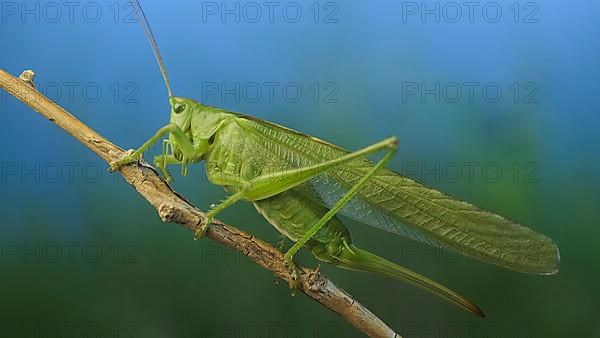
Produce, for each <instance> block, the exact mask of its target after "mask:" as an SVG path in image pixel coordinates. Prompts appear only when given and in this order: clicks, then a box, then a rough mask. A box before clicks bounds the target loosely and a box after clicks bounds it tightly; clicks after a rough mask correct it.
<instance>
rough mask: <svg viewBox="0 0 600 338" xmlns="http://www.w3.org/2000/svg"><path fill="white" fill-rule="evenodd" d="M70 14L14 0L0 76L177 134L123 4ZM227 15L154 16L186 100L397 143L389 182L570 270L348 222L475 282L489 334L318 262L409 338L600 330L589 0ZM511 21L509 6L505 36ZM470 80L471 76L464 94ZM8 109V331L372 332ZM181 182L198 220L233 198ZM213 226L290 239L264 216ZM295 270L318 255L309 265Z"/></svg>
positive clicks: (389, 253) (177, 6) (132, 123)
mask: <svg viewBox="0 0 600 338" xmlns="http://www.w3.org/2000/svg"><path fill="white" fill-rule="evenodd" d="M75 4H76V6H75V7H74V9H73V15H72V16H71V17H69V10H68V8H69V7H68V6H67V5H66V4H65V2H34V1H27V2H9V1H3V2H2V4H1V5H2V12H1V13H0V15H1V18H0V20H1V22H0V46H1V52H0V67H2V68H3V69H5V70H6V71H8V72H10V73H12V74H15V75H17V74H19V73H20V72H21V71H22V70H24V69H33V70H35V72H36V73H37V74H38V76H37V79H36V81H37V84H38V88H40V89H41V90H42V91H44V92H45V93H46V94H47V95H48V96H50V97H51V98H53V99H55V100H56V101H57V102H58V103H59V104H61V105H62V106H63V107H65V108H66V109H67V110H68V111H70V112H72V113H73V114H75V115H76V116H77V117H79V118H80V119H81V120H83V121H84V122H86V123H87V124H89V125H90V126H92V127H93V128H94V129H96V130H97V131H98V132H100V133H101V134H102V135H104V136H105V137H107V138H109V139H110V140H112V141H114V142H115V143H116V144H118V145H120V146H122V147H124V148H134V147H137V146H138V145H140V144H141V143H142V142H144V141H145V140H146V139H147V138H148V137H149V136H151V135H152V134H153V133H154V132H155V131H156V130H157V129H158V128H159V127H161V126H162V125H164V124H166V123H167V122H168V112H169V106H168V101H167V94H166V90H165V87H164V84H163V82H162V79H161V76H160V72H159V70H158V67H157V66H156V63H155V60H154V58H153V56H152V52H151V50H150V48H149V46H148V43H147V41H146V39H145V37H144V34H143V32H142V29H141V28H140V27H139V25H138V24H137V23H136V21H135V18H134V17H133V19H132V17H131V13H132V8H131V7H128V5H127V3H126V2H125V1H120V2H106V3H104V2H85V1H84V2H76V3H75ZM223 4H224V3H223V2H220V1H218V2H196V1H176V2H163V1H144V2H143V5H144V8H145V12H146V14H147V16H148V17H149V20H150V23H151V25H152V28H153V30H154V33H155V35H156V38H157V41H158V43H159V46H160V49H161V51H162V53H163V57H164V60H165V64H166V67H167V70H168V73H169V76H170V80H171V83H172V86H173V91H174V94H175V95H178V96H186V97H190V98H195V99H197V100H199V101H203V102H204V103H206V104H211V105H216V106H220V107H223V108H226V109H230V110H233V111H239V112H244V113H247V114H251V115H254V116H257V117H259V118H262V119H267V120H271V121H274V122H277V123H280V124H284V125H286V126H289V127H292V128H294V129H297V130H301V131H303V132H306V133H309V134H313V135H315V136H317V137H320V138H323V139H326V140H328V141H331V142H334V143H336V144H338V145H340V146H342V147H344V148H347V149H358V148H360V147H363V146H366V145H368V144H370V143H373V142H376V141H378V140H380V139H382V138H384V137H388V136H391V135H396V136H398V138H399V140H400V146H399V152H398V155H397V156H396V157H395V159H394V160H393V161H392V162H391V164H390V167H391V168H393V169H395V170H397V171H399V172H401V173H403V174H405V175H406V176H410V177H412V178H414V179H417V180H419V181H422V182H424V183H426V184H428V185H430V186H432V187H435V188H437V189H440V190H442V191H444V192H446V193H448V194H451V195H454V196H457V197H459V198H461V199H464V200H467V201H470V202H472V203H474V204H476V205H478V206H481V207H483V208H486V209H489V210H493V211H494V212H497V213H500V214H502V215H505V216H506V217H509V218H511V219H514V220H517V221H519V222H520V223H523V224H527V225H529V226H530V227H532V228H534V229H536V230H537V231H540V232H542V233H544V234H547V235H548V236H550V237H552V238H553V239H554V240H555V241H556V242H557V243H558V245H559V247H560V250H561V254H562V264H561V270H560V272H559V274H558V275H556V276H549V277H539V276H531V275H524V274H519V273H517V272H512V271H507V270H503V269H501V268H498V267H495V266H491V265H486V264H484V263H481V262H478V261H473V260H470V259H466V258H460V257H458V256H456V255H453V254H447V253H445V252H441V251H438V250H432V249H430V248H428V247H426V246H423V245H420V244H417V243H414V242H410V241H408V240H405V239H402V238H399V237H397V236H389V235H388V234H386V233H383V232H381V231H378V230H375V229H370V228H368V227H365V226H363V225H361V224H358V223H355V222H350V221H348V222H347V223H348V225H349V227H350V229H351V231H352V234H353V238H355V241H356V242H357V243H358V244H360V246H361V247H364V248H369V249H371V250H373V251H374V252H376V253H378V254H380V255H382V256H385V257H387V258H389V259H391V260H393V261H396V262H399V263H401V264H403V265H405V266H408V267H410V268H413V269H415V270H416V271H419V272H421V273H423V274H426V275H428V276H430V277H432V278H434V279H435V280H438V281H441V282H443V283H444V284H445V285H448V286H450V287H451V288H453V289H456V290H458V291H460V292H461V293H463V294H465V295H466V296H468V297H469V298H471V299H473V300H475V301H476V303H477V304H479V305H480V306H481V307H482V308H483V309H484V310H485V311H486V313H487V315H488V318H486V319H485V320H481V319H478V318H475V317H473V316H471V315H470V314H468V313H465V312H463V311H461V310H460V309H457V308H455V307H453V306H452V305H450V304H447V303H445V302H443V301H441V300H439V299H438V298H436V297H433V296H431V295H429V294H427V293H425V292H423V291H421V290H418V289H415V288H413V287H411V286H408V285H404V284H401V283H397V282H395V281H391V280H387V279H385V278H382V277H378V276H374V275H369V274H362V273H356V272H349V271H341V270H339V269H336V268H334V267H332V266H326V265H324V266H322V269H323V270H324V271H325V272H326V274H327V276H329V277H330V278H331V279H333V280H334V281H335V282H336V283H337V284H339V285H340V286H342V287H343V288H345V289H346V290H348V291H350V292H351V293H352V294H353V295H355V296H356V297H357V298H358V299H359V300H361V301H362V302H363V303H364V304H366V305H367V306H368V307H369V308H370V309H372V310H373V311H374V312H375V313H377V314H378V315H380V317H381V318H382V319H384V320H385V321H386V322H387V323H388V324H389V325H390V326H392V327H393V328H395V329H396V330H397V331H399V332H400V333H403V334H404V335H405V336H407V337H426V336H427V337H431V336H435V337H476V336H477V337H479V336H484V337H565V336H572V337H577V336H579V337H592V336H597V335H599V334H600V326H599V324H598V322H597V319H596V315H597V311H598V302H599V301H600V292H599V291H598V288H597V285H599V283H600V273H599V272H598V271H599V270H598V268H597V267H598V265H597V262H596V260H597V256H598V250H597V247H598V245H599V244H600V236H599V232H598V230H597V226H598V224H599V223H598V221H599V217H598V209H597V207H598V201H599V197H600V196H599V195H600V193H599V192H598V189H597V188H598V183H599V179H598V175H597V172H598V169H600V160H599V157H598V154H599V150H600V149H599V148H600V146H599V144H600V142H599V141H600V138H599V136H598V135H599V134H598V133H597V128H598V122H599V121H600V120H599V114H598V113H599V111H598V92H599V89H600V85H599V82H598V76H599V75H600V67H599V65H598V59H599V56H600V42H599V40H598V28H599V27H598V22H599V21H598V20H599V19H600V18H599V14H598V13H600V5H599V4H598V3H597V2H593V1H578V2H563V1H555V0H550V1H544V2H517V7H518V8H519V14H518V16H515V15H516V14H515V13H516V7H511V6H514V4H513V3H512V2H481V3H480V6H478V7H476V8H475V11H474V14H473V16H472V19H473V20H471V18H469V13H468V7H465V5H464V3H461V2H459V3H451V2H438V3H437V4H439V6H440V7H439V12H438V13H439V18H436V17H435V15H434V14H427V15H425V16H424V17H423V16H421V14H422V11H421V8H419V7H418V6H421V4H422V3H421V2H401V1H387V0H386V1H383V0H382V1H375V2H368V1H343V2H326V1H322V2H318V3H317V7H318V8H319V13H318V15H317V14H316V12H315V8H316V7H311V6H314V3H313V2H306V3H305V2H278V3H277V4H278V5H277V6H276V7H275V10H274V13H273V16H272V17H269V13H268V7H267V5H265V2H253V3H248V2H243V3H237V4H238V5H239V12H238V13H239V20H238V19H236V17H235V15H233V14H227V15H225V17H222V16H221V14H222V13H223V11H222V8H221V7H220V6H223ZM414 4H416V5H417V11H418V12H417V13H416V14H410V13H411V12H407V11H408V10H412V9H414V7H413V5H414ZM454 4H458V5H459V7H461V9H462V13H461V14H460V15H458V14H457V13H456V12H455V9H456V6H454ZM215 5H216V6H217V7H214V6H215ZM15 6H16V7H15ZM22 6H28V7H27V8H29V9H33V11H34V13H37V14H25V9H27V8H24V7H22ZM36 6H38V7H36ZM224 6H227V8H229V9H231V8H234V9H235V6H236V3H235V2H232V1H230V2H226V3H225V5H224ZM286 6H287V7H286ZM426 6H427V7H428V8H429V9H431V8H435V7H434V6H435V3H433V2H428V3H427V5H426ZM257 7H258V8H261V10H262V13H261V14H260V15H259V14H257V12H256V11H255V10H256V8H257ZM298 7H299V8H301V10H302V14H301V15H300V16H298V17H297V19H298V21H297V22H291V21H294V19H295V18H296V15H295V13H294V9H295V8H298ZM484 7H485V8H487V11H486V12H485V13H482V9H483V8H484ZM36 8H37V9H36ZM283 8H288V11H287V12H285V13H284V12H282V11H283ZM496 8H500V9H501V10H502V13H501V15H499V16H498V17H497V19H498V21H497V22H490V21H495V20H494V19H495V18H496V14H494V10H495V9H496ZM57 9H58V10H59V11H57ZM84 9H85V10H84ZM97 9H100V11H101V12H97ZM117 9H118V10H117ZM210 10H215V11H216V13H215V14H211V13H212V12H210ZM286 13H287V14H286ZM59 14H60V16H59ZM36 15H37V17H36ZM257 15H258V16H257ZM457 15H458V16H457ZM454 19H457V20H454ZM236 21H239V22H236ZM251 21H257V22H251ZM315 21H316V22H315ZM436 21H439V22H436ZM451 21H457V22H451ZM471 21H473V22H471ZM515 21H516V22H515ZM270 82H274V83H275V84H274V85H273V86H275V90H274V94H273V99H272V100H271V99H270V98H269V97H268V87H267V85H265V83H270ZM465 82H475V83H477V85H476V87H475V90H474V92H473V93H474V95H473V97H472V99H470V98H469V97H468V94H469V93H468V87H466V86H465V85H464V83H465ZM515 84H517V86H518V88H519V89H518V90H517V89H516V88H517V87H515ZM415 85H416V87H415ZM436 85H439V88H440V89H439V90H436V89H435V88H436ZM486 85H487V87H490V86H491V87H490V88H492V89H490V90H489V91H486V92H485V93H484V92H483V91H482V88H483V87H484V86H486ZM221 86H224V87H225V88H228V89H230V90H231V89H232V90H233V92H237V94H238V96H239V97H238V98H236V97H235V95H234V94H231V93H230V94H225V92H224V91H223V90H222V89H223V88H221ZM236 86H239V88H240V89H239V90H236V89H235V88H236ZM315 86H316V87H315ZM421 86H425V87H424V88H421ZM70 87H72V88H74V89H73V92H72V94H73V95H72V96H71V97H69V94H70V92H69V88H70ZM284 87H286V88H288V89H289V88H292V89H291V90H290V91H287V92H285V93H284V92H283V91H282V89H283V88H284ZM457 87H458V88H461V93H462V96H461V97H460V98H458V99H456V100H454V98H455V92H453V91H452V90H455V89H456V88H457ZM98 88H99V89H100V91H101V93H100V94H98V95H97V91H96V90H97V89H98ZM215 88H218V89H217V90H216V93H215V92H214V91H211V90H214V89H215ZM256 88H261V96H260V97H259V98H258V99H255V98H256V92H255V91H253V90H256ZM296 88H300V89H301V90H302V94H301V95H300V96H299V97H298V100H297V101H296V100H295V95H294V93H295V92H294V90H293V89H296ZM315 88H319V93H318V95H317V94H316V89H315ZM415 88H418V92H416V93H414V94H413V93H412V92H410V89H415ZM444 88H445V89H444ZM496 88H500V89H501V91H502V93H501V95H500V96H499V97H498V102H492V101H494V98H496V96H497V95H495V92H494V89H496ZM421 89H433V93H429V94H425V95H424V96H422V95H421V94H423V91H422V90H421ZM515 93H518V94H519V96H518V97H517V98H515ZM328 94H331V95H332V96H327V95H328ZM1 95H2V96H1V97H0V110H1V111H2V121H3V123H2V127H0V131H1V132H0V144H2V150H1V151H0V163H1V164H2V167H1V168H0V179H1V181H0V187H1V191H0V201H1V203H0V213H1V215H2V222H1V226H0V238H1V240H0V242H1V243H2V257H1V258H2V260H1V262H0V269H1V271H2V273H1V275H2V278H1V279H0V285H1V288H2V290H3V291H2V300H1V301H0V304H1V305H0V320H1V321H2V328H6V327H12V328H13V329H14V327H15V325H16V327H17V329H16V330H21V331H22V330H24V329H25V328H29V329H31V327H33V328H34V329H33V330H38V331H39V332H41V331H42V330H43V329H49V328H50V327H51V326H52V325H51V324H52V323H54V324H57V325H58V326H59V327H60V330H61V332H62V333H63V334H65V332H67V331H66V330H67V329H66V327H67V326H68V325H67V324H66V323H71V322H73V323H77V327H79V330H80V331H81V330H83V328H89V327H94V328H97V327H100V328H101V330H102V331H101V332H102V333H103V335H102V336H113V337H115V336H119V337H129V336H137V337H172V336H179V337H186V336H193V335H195V336H205V337H221V336H225V333H227V332H229V336H235V337H269V335H268V334H269V330H268V328H269V327H274V328H275V329H274V331H273V332H275V334H274V335H272V336H274V337H295V336H298V335H294V333H295V332H297V331H298V330H299V331H298V332H300V333H301V335H300V336H302V337H330V336H337V337H353V336H360V333H359V332H358V331H356V330H355V329H354V328H352V327H350V326H349V325H348V324H347V323H345V322H344V321H342V320H340V319H339V318H338V317H337V316H336V315H335V314H332V313H330V312H329V311H328V310H326V309H324V308H323V307H321V306H319V305H317V304H315V303H314V302H312V301H311V300H310V299H309V298H307V297H305V296H303V295H298V296H296V297H291V296H290V291H289V290H288V289H287V286H286V285H284V284H283V283H282V284H280V285H274V284H273V276H272V275H270V274H269V273H268V272H266V271H264V270H262V269H260V268H259V267H257V266H256V265H254V264H252V263H250V262H249V261H248V260H247V259H246V258H244V257H242V256H240V255H239V254H236V253H233V252H231V251H229V250H228V249H223V248H221V247H219V246H217V245H216V244H213V243H210V242H209V241H201V242H194V241H193V240H192V235H191V234H190V233H189V232H187V231H184V230H183V229H181V228H179V227H177V226H173V225H164V224H162V223H161V222H160V220H159V219H158V217H156V215H155V212H154V210H153V209H152V208H151V207H150V206H148V205H147V204H146V203H145V202H144V201H143V200H142V199H141V198H140V197H139V196H138V195H137V194H136V193H135V192H134V191H133V190H132V189H131V188H130V187H128V186H127V185H126V184H125V183H124V182H123V181H122V180H121V179H119V178H118V177H116V176H114V175H110V174H108V173H107V172H105V168H106V165H105V164H104V163H102V162H101V161H100V160H99V159H98V158H97V157H95V156H94V155H93V154H91V153H90V152H89V151H88V150H87V149H86V148H85V147H83V146H82V145H81V144H79V143H77V142H76V141H74V140H73V139H72V138H71V137H69V136H68V135H66V134H65V133H64V132H63V131H61V130H59V129H58V128H56V127H54V126H52V125H51V124H49V123H48V121H46V120H44V119H43V118H41V117H40V116H38V115H37V114H34V113H32V111H31V110H30V109H29V108H28V107H27V106H25V105H24V104H22V103H20V102H18V101H17V100H16V99H14V98H12V97H10V96H9V95H8V94H6V93H5V92H2V93H1ZM223 95H224V97H222V96H223ZM436 95H437V96H438V97H439V98H436ZM315 101H316V102H315ZM154 151H155V152H156V151H158V150H157V149H154ZM469 163H470V164H469ZM469 166H474V168H475V169H474V171H473V173H472V175H471V174H469V172H468V168H469ZM69 168H72V170H71V171H70V169H69ZM457 168H458V171H457ZM498 168H499V169H500V170H501V172H498ZM176 171H177V170H174V172H176ZM174 187H175V188H176V189H177V190H178V191H180V192H181V193H183V194H184V195H185V196H187V197H188V198H189V199H191V200H192V201H194V203H195V204H196V205H198V206H199V207H200V208H202V209H206V208H207V207H208V206H209V205H210V204H211V203H213V202H216V201H218V200H219V199H221V198H223V197H224V196H225V193H224V192H223V190H222V189H221V188H219V187H214V186H210V185H209V184H208V183H207V182H206V179H205V176H204V174H203V166H202V165H196V166H195V167H193V169H192V170H191V172H190V175H189V176H188V177H180V175H175V182H174ZM221 218H222V219H223V220H225V221H227V222H229V223H231V224H234V225H237V226H239V227H240V228H242V229H244V230H246V231H248V232H250V233H252V234H255V235H256V236H258V237H260V238H263V239H265V240H268V241H270V242H273V243H274V242H276V241H277V233H276V232H275V231H274V230H273V229H272V228H271V227H270V226H269V225H268V224H267V223H266V221H264V220H263V219H262V218H261V217H260V216H259V215H258V214H257V213H256V212H255V211H254V210H253V208H252V207H251V206H250V205H248V204H239V205H236V207H235V208H231V209H229V210H227V211H226V212H224V213H223V214H222V216H221ZM68 243H72V244H68ZM73 243H74V244H73ZM69 245H72V247H74V249H73V250H74V251H73V252H74V258H73V259H69V258H68V257H67V248H68V247H69ZM90 248H91V249H90ZM52 250H55V251H52ZM56 250H58V251H60V252H61V253H62V254H61V256H60V257H59V258H56V256H55V255H54V254H53V252H56ZM89 250H92V251H93V250H96V251H97V250H100V254H99V255H95V256H94V255H93V254H91V253H90V252H89ZM92 256H94V257H96V256H98V257H97V258H98V259H93V258H92ZM53 258H56V259H53ZM299 261H300V262H302V263H304V264H308V265H310V266H315V265H316V264H317V263H316V262H315V260H314V259H313V258H312V257H310V255H308V254H302V255H301V256H300V257H299ZM36 323H37V324H36ZM11 325H12V326H11ZM35 325H38V326H35ZM257 328H258V330H259V331H260V332H259V333H260V334H259V335H256V334H255V333H256V329H257ZM115 330H116V331H115ZM21 331H18V332H21ZM6 332H10V331H6ZM82 332H83V331H81V332H80V333H79V336H84V334H83V333H82ZM7 336H10V335H7Z"/></svg>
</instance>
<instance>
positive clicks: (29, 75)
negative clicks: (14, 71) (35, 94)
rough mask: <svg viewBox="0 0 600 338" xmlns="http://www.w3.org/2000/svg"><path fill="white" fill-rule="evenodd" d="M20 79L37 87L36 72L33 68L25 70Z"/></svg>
mask: <svg viewBox="0 0 600 338" xmlns="http://www.w3.org/2000/svg"><path fill="white" fill-rule="evenodd" d="M19 79H21V80H22V81H24V82H25V83H26V84H28V85H29V86H30V87H31V88H35V83H34V82H33V81H34V80H35V73H34V72H33V70H31V69H27V70H24V71H23V72H22V73H21V75H19Z"/></svg>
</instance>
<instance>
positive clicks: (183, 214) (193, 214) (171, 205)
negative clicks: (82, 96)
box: [0, 69, 400, 338]
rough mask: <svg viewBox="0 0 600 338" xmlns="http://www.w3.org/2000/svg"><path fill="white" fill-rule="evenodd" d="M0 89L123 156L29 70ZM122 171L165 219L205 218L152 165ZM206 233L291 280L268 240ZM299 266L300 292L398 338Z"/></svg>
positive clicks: (188, 223)
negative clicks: (43, 90)
mask: <svg viewBox="0 0 600 338" xmlns="http://www.w3.org/2000/svg"><path fill="white" fill-rule="evenodd" d="M23 79H24V80H23ZM0 87H2V88H3V89H4V90H6V91H7V92H8V93H10V94H11V95H13V96H14V97H16V98H17V99H19V100H21V101H22V102H23V103H25V104H26V105H28V106H29V107H31V108H32V109H33V110H35V111H36V112H38V113H39V114H40V115H42V116H44V117H45V118H47V119H48V120H50V121H51V122H52V123H54V124H56V125H57V126H59V127H60V128H62V129H63V130H65V131H66V132H67V133H69V134H70V135H71V136H73V137H75V138H76V139H77V140H78V141H79V142H81V143H82V144H83V145H85V146H86V147H87V148H89V149H90V150H91V151H93V152H94V153H96V154H97V155H98V156H100V157H101V158H102V159H103V160H104V161H106V162H107V163H110V162H113V161H115V160H117V159H119V158H120V157H122V156H123V155H124V154H125V151H124V150H123V149H121V148H119V147H117V146H116V145H114V144H113V143H111V142H110V141H109V140H107V139H105V138H104V137H102V136H101V135H100V134H98V133H97V132H95V131H94V130H92V129H91V128H90V127H88V126H87V125H85V124H84V123H82V122H81V121H79V120H78V119H77V118H76V117H75V116H73V115H71V114H70V113H68V112H67V111H65V110H64V109H62V108H61V107H60V106H58V105H56V104H55V103H54V102H52V101H51V100H50V99H48V98H47V97H45V96H44V95H42V94H40V93H39V92H38V91H37V90H35V88H34V86H33V73H32V72H31V73H27V74H26V75H24V77H23V76H22V79H18V78H15V77H14V76H12V75H10V74H8V73H6V72H5V71H4V70H2V69H0ZM120 173H121V175H123V177H124V178H125V180H126V181H127V182H128V183H129V184H131V185H132V186H133V187H134V188H135V190H137V192H138V193H139V194H140V195H142V197H144V198H145V199H146V200H147V201H148V202H149V203H150V204H151V205H152V206H153V207H154V208H155V209H156V210H157V211H158V214H159V216H160V218H161V219H162V220H163V221H164V222H170V223H176V224H180V225H182V226H184V227H185V228H188V229H190V230H194V229H195V227H196V226H197V225H198V224H200V223H201V222H202V221H203V220H204V217H205V215H204V213H203V212H202V211H200V210H198V209H197V208H196V207H194V206H193V205H192V204H191V203H190V202H188V201H187V200H186V199H185V198H184V197H183V196H181V195H179V194H178V193H177V192H175V191H174V190H172V189H171V187H170V186H169V185H168V184H167V183H166V182H165V181H163V180H162V178H160V176H159V175H158V174H157V173H156V171H155V170H154V168H152V167H151V166H149V165H147V164H145V163H143V162H140V163H138V164H132V165H128V166H125V167H123V168H122V169H121V170H120ZM206 237H208V238H210V239H212V240H214V241H216V242H219V243H221V244H223V245H225V246H227V247H230V248H233V249H235V250H237V251H240V252H242V253H243V254H244V255H246V256H248V257H249V258H250V259H251V260H252V261H254V262H255V263H257V264H258V265H260V266H262V267H263V268H265V269H267V270H269V271H271V272H273V273H274V274H275V275H276V276H277V277H279V278H281V279H283V280H285V281H288V282H289V281H290V275H289V272H288V269H287V267H286V264H285V260H284V258H283V254H282V253H281V252H280V251H279V250H277V249H276V248H274V247H273V246H271V245H270V244H268V243H266V242H264V241H262V240H260V239H258V238H256V237H254V236H252V235H250V234H247V233H245V232H243V231H241V230H239V229H237V228H235V227H233V226H231V225H227V224H224V223H222V222H219V221H214V222H213V224H211V226H210V227H209V229H208V231H207V233H206ZM298 270H299V272H300V282H301V283H300V285H299V289H300V290H301V291H302V292H303V293H305V294H306V295H308V296H309V297H311V298H313V299H314V300H316V301H317V302H319V303H321V304H323V305H324V306H325V307H327V308H328V309H330V310H331V311H333V312H335V313H337V314H339V315H340V316H341V317H342V318H344V319H345V320H346V321H348V322H349V323H350V324H352V325H353V326H355V327H356V328H357V329H359V330H360V331H362V332H363V333H365V334H366V335H368V336H370V337H386V338H390V337H400V335H398V334H396V333H395V332H394V331H393V330H392V329H391V328H389V327H388V326H387V325H386V324H385V323H384V322H383V321H382V320H381V319H379V318H378V317H377V316H376V315H374V314H373V313H372V312H371V311H369V310H368V309H367V308H366V307H364V306H363V305H362V304H360V303H359V302H358V301H356V300H355V299H354V298H353V297H352V296H351V295H350V294H348V293H347V292H346V291H344V290H342V289H340V288H338V287H337V286H336V285H335V284H333V282H331V281H330V280H329V279H327V278H326V277H325V276H323V274H322V273H320V272H319V271H318V269H317V270H312V269H308V268H305V267H298Z"/></svg>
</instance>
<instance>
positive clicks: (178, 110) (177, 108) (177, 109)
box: [173, 102, 185, 114]
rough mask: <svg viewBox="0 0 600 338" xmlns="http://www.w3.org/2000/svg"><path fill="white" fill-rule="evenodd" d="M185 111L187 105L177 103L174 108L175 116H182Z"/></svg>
mask: <svg viewBox="0 0 600 338" xmlns="http://www.w3.org/2000/svg"><path fill="white" fill-rule="evenodd" d="M184 110H185V104H183V103H179V102H177V103H175V106H173V111H174V112H175V114H181V113H183V111H184Z"/></svg>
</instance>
